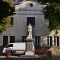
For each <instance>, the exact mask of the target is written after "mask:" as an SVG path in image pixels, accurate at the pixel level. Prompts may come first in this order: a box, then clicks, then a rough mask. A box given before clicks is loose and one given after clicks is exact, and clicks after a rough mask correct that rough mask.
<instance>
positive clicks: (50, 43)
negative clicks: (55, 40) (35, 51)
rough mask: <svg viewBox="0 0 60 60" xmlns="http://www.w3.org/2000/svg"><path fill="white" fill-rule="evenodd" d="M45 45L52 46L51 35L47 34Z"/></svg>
mask: <svg viewBox="0 0 60 60" xmlns="http://www.w3.org/2000/svg"><path fill="white" fill-rule="evenodd" d="M47 45H48V46H52V36H47Z"/></svg>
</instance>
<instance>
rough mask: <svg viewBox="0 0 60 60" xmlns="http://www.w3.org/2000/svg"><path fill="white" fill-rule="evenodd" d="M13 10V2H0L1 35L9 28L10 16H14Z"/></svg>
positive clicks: (1, 0) (10, 0)
mask: <svg viewBox="0 0 60 60" xmlns="http://www.w3.org/2000/svg"><path fill="white" fill-rule="evenodd" d="M13 10H14V8H13V2H12V0H0V33H2V32H3V31H5V30H6V28H7V27H8V26H9V22H10V19H11V18H10V15H12V14H13Z"/></svg>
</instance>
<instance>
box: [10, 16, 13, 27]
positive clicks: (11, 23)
mask: <svg viewBox="0 0 60 60" xmlns="http://www.w3.org/2000/svg"><path fill="white" fill-rule="evenodd" d="M10 26H13V17H11V21H10Z"/></svg>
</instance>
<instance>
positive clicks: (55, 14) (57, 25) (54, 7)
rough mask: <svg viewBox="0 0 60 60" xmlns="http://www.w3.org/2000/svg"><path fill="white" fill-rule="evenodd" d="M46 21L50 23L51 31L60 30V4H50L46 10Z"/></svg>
mask: <svg viewBox="0 0 60 60" xmlns="http://www.w3.org/2000/svg"><path fill="white" fill-rule="evenodd" d="M44 15H45V19H46V20H48V21H49V26H48V27H49V29H50V30H57V29H60V4H59V3H52V4H48V5H47V6H46V7H45V8H44Z"/></svg>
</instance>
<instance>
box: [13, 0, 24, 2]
mask: <svg viewBox="0 0 60 60" xmlns="http://www.w3.org/2000/svg"><path fill="white" fill-rule="evenodd" d="M13 1H14V2H21V1H23V0H13Z"/></svg>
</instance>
